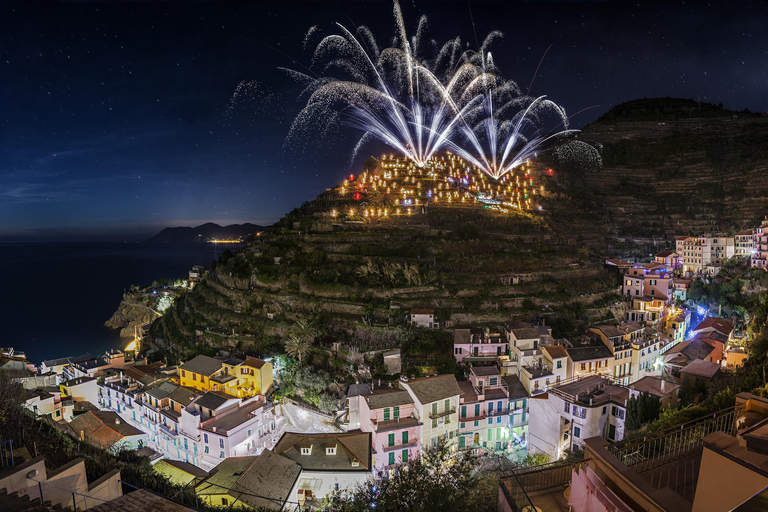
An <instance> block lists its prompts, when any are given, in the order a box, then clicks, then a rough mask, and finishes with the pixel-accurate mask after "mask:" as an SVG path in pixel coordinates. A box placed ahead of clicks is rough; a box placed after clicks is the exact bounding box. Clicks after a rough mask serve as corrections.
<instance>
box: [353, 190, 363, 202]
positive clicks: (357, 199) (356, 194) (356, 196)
mask: <svg viewBox="0 0 768 512" xmlns="http://www.w3.org/2000/svg"><path fill="white" fill-rule="evenodd" d="M361 197H363V196H361V195H360V192H356V193H355V201H359V200H360V198H361Z"/></svg>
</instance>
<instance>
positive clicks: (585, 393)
mask: <svg viewBox="0 0 768 512" xmlns="http://www.w3.org/2000/svg"><path fill="white" fill-rule="evenodd" d="M551 391H552V392H554V393H555V394H561V395H562V394H565V395H571V396H572V397H574V398H578V400H579V401H583V402H588V401H589V400H590V399H593V398H597V397H599V396H606V398H607V397H608V396H612V397H616V398H618V399H619V400H627V399H628V398H629V390H628V389H627V388H625V387H624V386H617V385H614V384H612V383H611V381H610V380H609V379H606V378H604V377H600V376H598V375H591V376H589V377H584V378H582V379H579V380H577V381H574V382H569V383H568V384H562V385H560V386H556V387H554V388H552V390H551ZM601 402H602V400H601Z"/></svg>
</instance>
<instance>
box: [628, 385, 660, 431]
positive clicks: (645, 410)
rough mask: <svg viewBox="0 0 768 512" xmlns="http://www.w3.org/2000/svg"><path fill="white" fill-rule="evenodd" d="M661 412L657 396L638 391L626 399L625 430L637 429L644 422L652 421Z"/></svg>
mask: <svg viewBox="0 0 768 512" xmlns="http://www.w3.org/2000/svg"><path fill="white" fill-rule="evenodd" d="M660 412H661V400H659V397H657V396H653V395H650V394H648V393H640V394H639V395H637V396H636V397H635V396H633V397H630V399H629V400H628V401H627V430H638V429H640V428H641V427H642V426H643V425H645V424H646V423H649V422H651V421H654V420H655V419H656V418H658V417H659V413H660Z"/></svg>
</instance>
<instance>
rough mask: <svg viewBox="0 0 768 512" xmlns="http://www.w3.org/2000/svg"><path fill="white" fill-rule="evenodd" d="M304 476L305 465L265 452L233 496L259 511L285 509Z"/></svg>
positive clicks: (235, 486) (236, 486)
mask: <svg viewBox="0 0 768 512" xmlns="http://www.w3.org/2000/svg"><path fill="white" fill-rule="evenodd" d="M300 474H301V466H300V465H298V464H297V463H296V462H294V461H292V460H291V459H289V458H287V457H281V456H280V455H277V454H275V453H273V452H271V451H269V450H264V451H263V452H261V454H260V455H259V456H258V457H256V460H255V461H254V462H253V464H251V465H250V467H249V468H248V469H247V470H246V471H245V473H243V475H242V476H241V477H240V479H239V480H238V481H237V482H236V483H235V485H233V486H232V489H231V490H230V492H229V494H230V495H232V496H234V497H239V499H240V501H242V502H243V503H245V504H246V505H250V506H251V507H253V508H256V509H258V510H261V509H273V510H281V508H282V505H283V504H284V503H285V501H287V500H288V498H289V497H290V494H291V490H292V489H293V486H294V484H295V483H296V480H297V479H298V478H299V475H300ZM253 494H258V495H259V496H254V495H253Z"/></svg>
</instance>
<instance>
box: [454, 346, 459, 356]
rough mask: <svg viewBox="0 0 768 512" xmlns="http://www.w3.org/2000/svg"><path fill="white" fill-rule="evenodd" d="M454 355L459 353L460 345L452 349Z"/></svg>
mask: <svg viewBox="0 0 768 512" xmlns="http://www.w3.org/2000/svg"><path fill="white" fill-rule="evenodd" d="M453 353H454V355H461V347H459V348H454V349H453Z"/></svg>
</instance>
